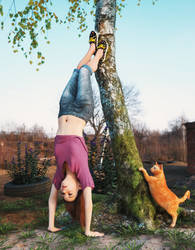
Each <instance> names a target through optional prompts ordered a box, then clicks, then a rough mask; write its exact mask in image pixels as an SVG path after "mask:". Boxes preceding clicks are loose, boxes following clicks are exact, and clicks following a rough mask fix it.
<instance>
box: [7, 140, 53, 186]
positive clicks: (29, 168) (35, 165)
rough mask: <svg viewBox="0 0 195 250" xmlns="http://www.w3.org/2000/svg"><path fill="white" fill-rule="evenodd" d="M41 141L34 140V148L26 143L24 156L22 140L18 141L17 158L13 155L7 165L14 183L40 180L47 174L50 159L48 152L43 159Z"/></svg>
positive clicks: (19, 183)
mask: <svg viewBox="0 0 195 250" xmlns="http://www.w3.org/2000/svg"><path fill="white" fill-rule="evenodd" d="M39 155H40V142H34V149H32V148H28V145H27V144H25V150H24V156H23V157H22V156H21V142H18V143H17V159H15V158H14V157H13V159H12V161H11V162H10V163H6V164H5V167H6V169H7V171H8V174H9V176H10V177H11V179H12V183H14V184H16V185H21V184H29V183H35V182H39V181H40V180H41V179H43V178H44V177H45V175H46V172H47V168H48V166H49V165H50V160H48V159H47V152H46V154H45V157H44V158H43V160H42V161H41V160H40V158H39Z"/></svg>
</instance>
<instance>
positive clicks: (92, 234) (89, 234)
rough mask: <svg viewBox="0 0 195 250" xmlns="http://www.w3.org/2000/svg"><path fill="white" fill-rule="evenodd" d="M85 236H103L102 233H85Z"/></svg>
mask: <svg viewBox="0 0 195 250" xmlns="http://www.w3.org/2000/svg"><path fill="white" fill-rule="evenodd" d="M85 235H86V236H89V237H102V236H104V233H99V232H93V231H89V232H85Z"/></svg>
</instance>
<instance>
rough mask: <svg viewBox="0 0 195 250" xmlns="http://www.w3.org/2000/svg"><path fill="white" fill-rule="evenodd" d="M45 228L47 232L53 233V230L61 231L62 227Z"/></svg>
mask: <svg viewBox="0 0 195 250" xmlns="http://www.w3.org/2000/svg"><path fill="white" fill-rule="evenodd" d="M47 230H48V231H49V232H51V233H55V232H58V231H61V230H62V228H59V227H52V228H50V227H48V228H47Z"/></svg>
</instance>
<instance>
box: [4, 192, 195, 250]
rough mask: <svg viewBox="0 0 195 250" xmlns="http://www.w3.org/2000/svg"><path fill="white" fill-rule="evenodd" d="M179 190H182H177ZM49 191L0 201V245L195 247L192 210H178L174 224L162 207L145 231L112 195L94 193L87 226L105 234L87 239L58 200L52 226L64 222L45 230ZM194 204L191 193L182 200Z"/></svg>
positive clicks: (194, 198)
mask: <svg viewBox="0 0 195 250" xmlns="http://www.w3.org/2000/svg"><path fill="white" fill-rule="evenodd" d="M177 192H181V193H182V194H183V190H182V189H181V190H179V189H178V190H177ZM48 195H49V194H44V195H39V196H34V197H31V198H18V199H16V200H14V201H6V200H5V201H0V249H8V248H9V249H134V250H136V249H151V250H152V249H155V250H158V249H163V248H164V249H187V250H189V249H195V213H186V212H185V211H183V210H182V209H180V210H181V212H180V215H179V218H178V221H177V224H176V228H175V229H169V228H168V226H169V224H170V222H171V218H170V217H169V216H168V215H167V214H166V213H165V212H163V211H161V210H160V212H161V213H159V214H158V216H157V221H158V224H159V225H160V227H159V228H158V229H157V230H155V231H149V230H147V229H146V228H145V227H144V225H142V224H139V223H137V222H136V221H134V220H133V219H129V218H127V217H126V216H123V215H119V214H117V206H116V203H115V202H114V200H113V199H112V197H111V196H107V195H100V194H93V203H94V205H93V221H92V229H93V230H97V231H100V232H104V233H105V237H103V238H89V237H86V236H85V235H84V233H83V232H82V230H81V228H80V226H79V224H78V223H76V222H72V220H71V218H70V216H69V215H68V214H67V212H66V211H65V207H64V202H63V200H62V198H61V197H59V199H58V206H57V211H56V226H66V229H65V230H63V231H61V232H58V233H55V234H53V233H49V232H47V225H48V207H47V203H48ZM183 207H185V208H187V209H195V192H194V191H193V192H192V195H191V199H190V200H189V201H187V202H186V203H184V204H183ZM147 247H149V248H147Z"/></svg>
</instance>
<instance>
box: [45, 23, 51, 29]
mask: <svg viewBox="0 0 195 250" xmlns="http://www.w3.org/2000/svg"><path fill="white" fill-rule="evenodd" d="M45 27H46V29H47V30H50V29H51V22H48V23H47V24H46V26H45Z"/></svg>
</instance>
